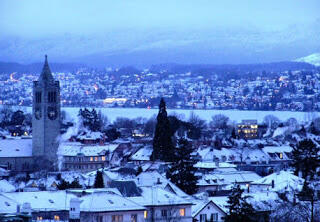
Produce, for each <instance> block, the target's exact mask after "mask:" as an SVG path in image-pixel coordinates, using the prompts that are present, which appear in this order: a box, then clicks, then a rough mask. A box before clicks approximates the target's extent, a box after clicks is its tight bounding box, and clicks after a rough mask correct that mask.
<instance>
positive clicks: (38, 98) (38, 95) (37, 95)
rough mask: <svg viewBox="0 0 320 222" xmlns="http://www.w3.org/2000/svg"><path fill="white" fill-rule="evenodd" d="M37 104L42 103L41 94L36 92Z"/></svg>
mask: <svg viewBox="0 0 320 222" xmlns="http://www.w3.org/2000/svg"><path fill="white" fill-rule="evenodd" d="M36 103H41V92H36Z"/></svg>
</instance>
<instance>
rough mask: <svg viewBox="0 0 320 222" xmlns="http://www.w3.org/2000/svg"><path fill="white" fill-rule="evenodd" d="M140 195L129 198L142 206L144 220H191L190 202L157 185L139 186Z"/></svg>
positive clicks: (183, 221) (158, 221)
mask: <svg viewBox="0 0 320 222" xmlns="http://www.w3.org/2000/svg"><path fill="white" fill-rule="evenodd" d="M139 188H140V189H141V191H142V193H141V196H135V197H129V199H130V200H132V201H134V202H136V203H138V204H140V205H142V206H144V207H146V208H147V211H146V212H145V214H144V217H145V219H146V221H157V222H167V221H182V222H191V221H192V215H191V206H192V202H191V201H189V200H186V199H184V198H181V197H179V196H177V195H175V194H173V193H172V192H169V191H166V190H165V189H163V188H161V187H157V186H155V187H154V186H145V187H139Z"/></svg>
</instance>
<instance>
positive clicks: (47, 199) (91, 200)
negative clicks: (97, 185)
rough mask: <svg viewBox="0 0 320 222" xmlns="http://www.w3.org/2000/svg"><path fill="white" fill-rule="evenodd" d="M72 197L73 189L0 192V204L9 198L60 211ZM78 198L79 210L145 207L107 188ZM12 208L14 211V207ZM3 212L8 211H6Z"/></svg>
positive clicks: (91, 191) (73, 194)
mask: <svg viewBox="0 0 320 222" xmlns="http://www.w3.org/2000/svg"><path fill="white" fill-rule="evenodd" d="M81 193H82V191H81ZM72 198H77V195H76V192H75V191H37V192H14V193H2V194H0V206H1V205H2V199H3V200H7V199H9V200H14V202H16V203H19V204H21V205H22V204H23V203H24V202H29V203H30V204H31V208H32V209H33V210H37V211H61V210H69V207H70V200H71V199H72ZM79 199H80V200H81V204H80V210H81V211H95V212H100V211H101V212H102V211H103V212H106V211H129V210H144V209H145V208H144V207H143V206H141V205H140V204H137V203H135V202H133V201H132V200H129V199H128V198H125V197H123V196H121V195H119V194H117V193H115V192H110V191H108V190H97V191H95V190H88V192H87V191H86V194H85V195H83V196H81V197H79ZM8 210H10V209H8ZM14 210H15V211H16V207H15V209H14ZM15 211H14V212H15ZM0 212H1V210H0ZM4 212H5V213H9V212H7V211H4ZM11 212H12V211H11Z"/></svg>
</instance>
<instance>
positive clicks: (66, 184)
mask: <svg viewBox="0 0 320 222" xmlns="http://www.w3.org/2000/svg"><path fill="white" fill-rule="evenodd" d="M57 188H58V189H59V190H66V189H75V188H82V186H81V184H80V183H79V179H78V178H76V179H75V180H74V181H72V182H71V183H69V182H68V181H66V180H64V179H62V180H61V182H60V183H59V184H58V185H57Z"/></svg>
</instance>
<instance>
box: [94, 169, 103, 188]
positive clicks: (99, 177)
mask: <svg viewBox="0 0 320 222" xmlns="http://www.w3.org/2000/svg"><path fill="white" fill-rule="evenodd" d="M93 187H94V188H104V183H103V175H102V172H101V171H99V170H97V174H96V177H95V179H94V185H93Z"/></svg>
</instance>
